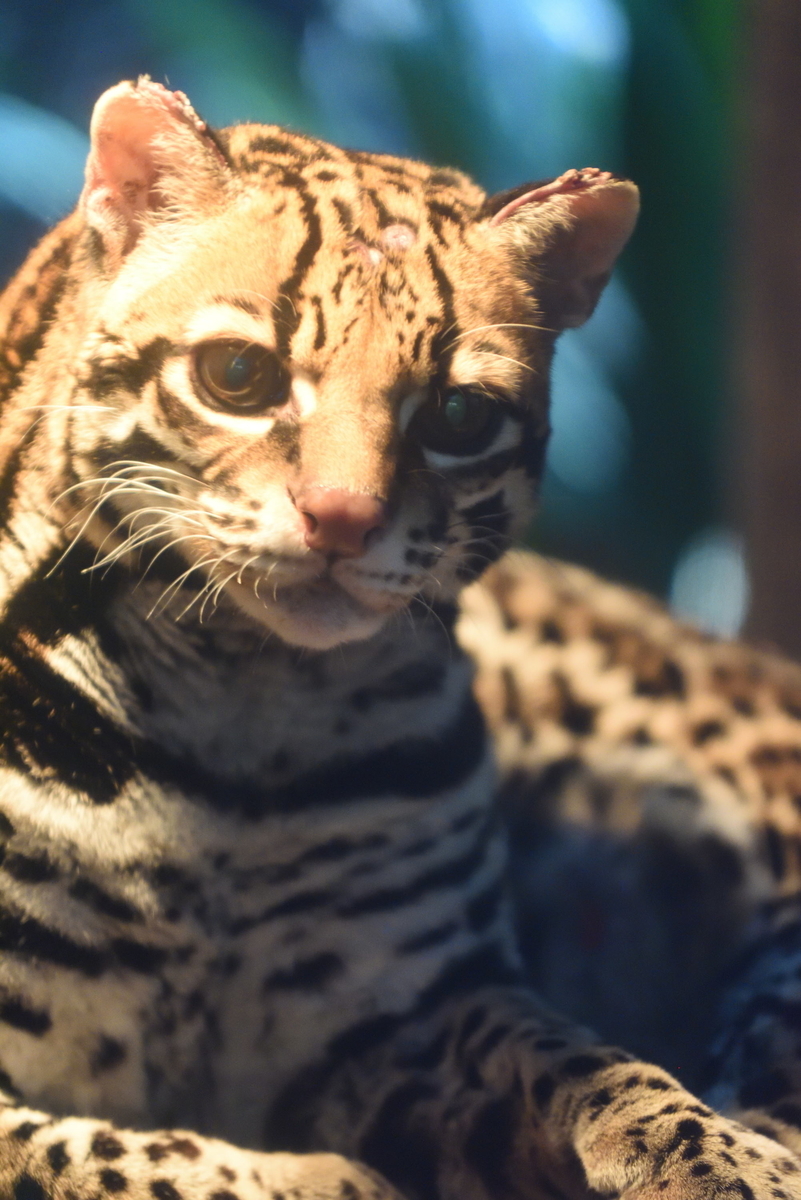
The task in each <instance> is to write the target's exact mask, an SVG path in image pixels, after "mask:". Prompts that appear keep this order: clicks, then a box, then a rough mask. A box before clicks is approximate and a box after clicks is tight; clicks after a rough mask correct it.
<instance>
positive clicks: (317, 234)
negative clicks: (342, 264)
mask: <svg viewBox="0 0 801 1200" xmlns="http://www.w3.org/2000/svg"><path fill="white" fill-rule="evenodd" d="M289 178H290V177H289V176H287V180H289ZM294 178H296V179H297V177H294ZM299 182H301V183H302V180H300V181H299ZM299 196H300V204H301V215H302V217H303V220H304V223H305V225H306V238H305V240H304V242H303V245H302V246H301V247H300V250H298V253H297V255H296V257H295V266H294V270H293V271H292V274H291V275H290V276H289V277H288V278H287V279H285V280H284V282H283V283H282V284H281V286H280V287H279V289H278V299H277V300H276V302H275V331H276V335H277V336H276V340H277V342H278V345H277V347H276V348H277V350H278V353H279V354H281V355H283V356H284V357H285V358H286V357H288V355H289V348H290V345H291V342H292V338H293V336H294V335H295V333H296V331H297V328H298V326H299V325H300V316H301V314H300V313H299V312H298V310H297V306H296V305H295V300H296V299H297V298H298V295H299V292H300V288H301V285H302V284H303V280H304V279H305V278H306V275H307V274H308V272H309V268H310V267H311V265H312V263H313V262H314V258H315V256H316V254H317V252H318V250H319V249H320V247H321V246H322V244H323V233H322V227H321V225H320V216H319V213H318V212H317V202H316V200H315V199H314V197H313V196H312V195H311V194H310V193H309V192H307V191H305V190H299Z"/></svg>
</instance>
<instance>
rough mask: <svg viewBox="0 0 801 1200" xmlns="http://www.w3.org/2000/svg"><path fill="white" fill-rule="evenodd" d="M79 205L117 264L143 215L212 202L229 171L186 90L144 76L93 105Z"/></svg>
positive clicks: (132, 241)
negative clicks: (160, 210) (173, 88)
mask: <svg viewBox="0 0 801 1200" xmlns="http://www.w3.org/2000/svg"><path fill="white" fill-rule="evenodd" d="M90 137H91V148H90V151H89V158H88V160H87V163H86V182H85V185H84V189H83V192H82V193H81V199H80V202H79V207H80V209H81V211H82V212H83V215H84V218H85V220H86V223H87V225H89V227H90V228H91V229H93V230H94V231H95V234H96V236H97V237H98V238H99V239H100V242H101V243H102V251H103V252H104V254H105V255H106V256H109V257H110V258H111V259H112V262H113V263H115V264H116V265H118V264H119V262H120V260H121V259H122V258H123V257H124V256H125V255H126V254H128V252H129V251H130V250H131V249H132V248H133V246H134V245H135V243H136V240H137V238H138V236H139V233H140V230H141V226H142V221H143V218H144V217H145V216H146V215H147V214H148V213H154V212H157V211H158V210H159V209H164V208H167V207H169V209H170V210H171V211H175V210H178V211H180V209H181V208H187V209H189V208H197V207H198V206H202V205H203V204H209V203H213V202H214V199H215V198H216V197H217V196H219V194H220V191H221V189H222V187H223V184H224V180H225V176H226V174H227V165H226V163H225V159H224V157H223V155H222V152H221V150H220V149H219V147H218V146H217V143H216V141H215V139H214V137H213V135H212V134H211V132H210V130H209V129H208V127H207V125H206V123H205V122H204V121H202V120H201V119H200V117H199V116H198V115H197V113H196V112H195V111H194V109H193V108H192V105H191V104H190V103H189V101H188V100H187V98H186V96H185V95H184V94H183V92H170V91H168V90H167V88H165V87H162V86H161V84H159V83H153V82H152V81H151V80H150V79H148V78H147V77H146V76H143V77H142V78H140V79H138V80H137V81H136V83H130V82H126V83H119V84H117V86H116V87H113V88H109V90H108V91H107V92H104V93H103V95H102V96H101V97H100V99H99V100H98V101H97V104H96V105H95V108H94V112H93V114H92V123H91V126H90Z"/></svg>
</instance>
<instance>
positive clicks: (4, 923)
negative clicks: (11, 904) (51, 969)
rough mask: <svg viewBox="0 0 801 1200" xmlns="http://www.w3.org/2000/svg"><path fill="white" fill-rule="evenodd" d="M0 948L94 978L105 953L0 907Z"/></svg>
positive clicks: (104, 960) (105, 963)
mask: <svg viewBox="0 0 801 1200" xmlns="http://www.w3.org/2000/svg"><path fill="white" fill-rule="evenodd" d="M0 949H3V950H7V951H9V952H11V953H14V954H18V955H20V956H21V957H24V958H31V959H41V960H43V961H45V962H52V963H57V964H58V965H59V966H62V967H71V968H72V969H73V970H76V971H81V972H82V973H83V974H84V975H88V976H90V977H93V978H94V977H96V976H98V975H100V974H101V973H102V972H103V970H104V969H105V967H106V965H107V959H106V955H105V954H104V953H103V952H102V951H100V950H96V949H95V948H94V947H91V946H79V945H78V944H77V943H76V942H73V941H71V940H70V939H69V938H67V937H64V936H63V934H60V933H56V932H55V930H53V929H49V928H48V927H47V926H46V925H41V924H40V923H39V922H38V921H35V920H34V919H33V918H32V917H20V916H17V915H16V914H14V913H10V912H8V911H2V910H0Z"/></svg>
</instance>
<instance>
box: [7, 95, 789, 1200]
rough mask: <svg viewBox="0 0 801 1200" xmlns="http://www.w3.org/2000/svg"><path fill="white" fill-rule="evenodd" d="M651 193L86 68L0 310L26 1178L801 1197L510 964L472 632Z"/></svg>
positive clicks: (773, 1163) (53, 1187) (28, 1193)
mask: <svg viewBox="0 0 801 1200" xmlns="http://www.w3.org/2000/svg"><path fill="white" fill-rule="evenodd" d="M636 207H637V198H636V189H635V188H634V187H633V185H631V184H630V183H628V182H626V181H623V180H619V179H617V178H615V177H613V176H611V175H609V174H607V173H603V172H601V171H599V170H597V169H594V168H591V169H585V170H583V171H571V172H568V173H567V174H566V175H564V176H562V177H560V178H559V179H558V180H555V181H553V182H551V183H547V184H540V185H537V184H528V185H525V186H524V187H522V188H520V189H517V190H516V191H513V192H510V193H507V194H504V195H502V196H500V197H495V198H492V199H487V198H486V197H485V195H484V194H483V193H482V192H481V191H480V189H479V188H477V187H476V186H475V185H474V184H472V183H471V182H470V181H469V180H467V179H466V178H464V177H463V176H462V175H460V174H458V173H456V172H453V171H444V170H436V169H432V168H429V167H427V166H423V165H420V164H418V163H413V162H406V161H402V160H398V159H394V158H389V157H382V156H376V155H368V154H360V153H352V152H347V151H342V150H338V149H336V148H334V147H332V146H327V145H325V144H323V143H320V142H318V141H314V140H312V139H309V138H305V137H299V136H297V135H295V134H290V133H287V132H285V131H282V130H279V129H275V128H271V127H261V126H241V127H237V128H235V129H231V130H227V131H222V132H221V133H217V134H215V133H213V132H212V131H210V130H209V129H208V128H207V127H206V126H205V125H204V123H203V122H202V121H201V120H200V119H199V118H198V117H197V116H196V115H195V113H194V112H193V110H192V109H191V107H190V106H189V104H188V102H187V101H186V98H185V97H183V96H182V95H181V94H180V93H171V92H168V91H166V90H165V89H164V88H162V87H160V86H158V85H155V84H152V83H150V82H149V81H147V80H142V81H140V82H139V83H138V84H136V85H132V84H121V85H119V86H118V87H116V88H114V89H112V90H111V91H110V92H107V93H106V94H105V95H104V96H103V97H102V98H101V99H100V101H99V102H98V105H97V108H96V110H95V114H94V118H93V123H92V148H91V153H90V157H89V161H88V164H87V173H86V186H85V189H84V192H83V194H82V197H81V200H80V204H79V207H78V209H77V211H76V212H75V213H74V214H73V215H72V216H70V217H68V218H67V219H66V220H65V221H64V222H62V224H61V225H59V226H58V227H57V228H56V229H55V230H54V231H53V232H52V233H51V234H50V235H49V236H48V237H46V238H45V240H44V241H43V242H42V244H41V245H40V246H39V247H38V248H37V249H36V250H35V251H34V252H33V254H32V255H31V257H30V258H29V260H28V262H27V263H26V264H25V266H24V267H23V269H22V271H21V272H20V274H19V276H18V277H17V278H16V280H15V281H14V282H12V284H11V285H10V287H9V289H8V291H7V292H6V294H5V297H4V299H3V301H2V307H1V308H0V324H1V326H2V338H3V343H2V358H0V380H1V381H2V390H3V394H4V401H3V409H2V421H1V423H0V458H1V459H2V484H1V487H2V506H3V514H2V515H3V523H2V537H1V538H0V578H2V591H1V593H0V595H1V599H0V603H2V610H3V617H2V620H3V623H2V634H1V636H2V676H1V677H0V683H1V687H2V691H1V693H0V695H1V696H2V700H1V703H2V706H3V726H2V778H1V781H0V832H1V833H2V837H3V842H4V846H3V857H2V865H1V867H0V947H2V952H3V953H2V958H1V959H0V1063H2V1071H3V1074H2V1077H1V1078H0V1082H1V1083H2V1089H3V1107H2V1110H0V1194H2V1196H10V1195H14V1197H15V1198H16V1200H43V1198H44V1197H64V1200H71V1198H73V1197H80V1198H81V1200H84V1198H85V1200H89V1198H90V1197H91V1198H92V1200H94V1198H95V1197H100V1196H106V1195H108V1194H120V1195H124V1196H131V1197H135V1198H136V1200H139V1198H140V1197H142V1198H144V1197H148V1198H150V1197H155V1200H181V1198H183V1200H190V1198H194V1197H198V1198H199V1197H203V1200H251V1198H252V1200H260V1198H261V1197H270V1198H271V1200H281V1197H282V1196H284V1195H290V1196H292V1197H294V1198H298V1200H306V1198H307V1197H308V1198H309V1200H312V1198H314V1200H316V1198H318V1197H332V1198H333V1197H341V1198H342V1200H356V1198H358V1197H359V1196H360V1195H362V1196H365V1197H368V1196H369V1197H383V1196H385V1195H388V1194H390V1193H391V1191H392V1186H391V1185H393V1184H394V1185H395V1186H397V1187H399V1188H401V1189H403V1190H404V1191H405V1192H406V1193H407V1194H408V1195H409V1196H410V1197H420V1198H421V1200H422V1198H426V1200H429V1198H431V1200H433V1198H434V1197H437V1196H443V1197H454V1198H455V1197H457V1196H458V1197H460V1198H461V1197H465V1196H466V1197H476V1198H477V1200H478V1198H484V1197H496V1196H497V1197H500V1196H505V1195H510V1196H511V1195H516V1196H517V1195H520V1196H523V1195H525V1196H532V1197H546V1196H547V1197H554V1196H557V1197H558V1196H575V1197H583V1196H589V1195H598V1194H604V1195H606V1196H617V1195H618V1194H626V1195H637V1196H643V1197H651V1196H654V1197H655V1196H656V1195H657V1194H661V1193H665V1194H666V1196H667V1197H668V1200H671V1198H672V1197H676V1198H678V1197H688V1196H695V1195H696V1194H698V1195H704V1196H712V1195H720V1194H722V1193H723V1192H726V1193H732V1194H735V1195H739V1196H742V1197H743V1200H750V1198H751V1197H754V1196H758V1197H759V1198H760V1200H761V1198H762V1197H768V1196H776V1197H780V1198H782V1197H787V1196H790V1195H793V1196H801V1172H800V1171H799V1162H798V1160H797V1159H796V1158H795V1157H794V1155H793V1154H792V1153H789V1152H788V1151H787V1150H786V1149H784V1148H783V1147H782V1146H780V1145H779V1144H778V1143H777V1142H775V1141H770V1140H768V1138H766V1137H764V1136H762V1135H761V1134H759V1133H755V1132H753V1131H752V1130H750V1129H746V1128H745V1127H744V1126H742V1125H737V1124H734V1123H732V1122H730V1121H729V1120H727V1119H725V1118H723V1117H720V1116H718V1115H716V1114H714V1113H713V1112H712V1111H711V1110H710V1109H709V1108H707V1107H705V1106H704V1105H703V1104H701V1103H700V1102H699V1101H698V1100H696V1099H694V1097H693V1096H692V1095H691V1094H690V1093H688V1092H687V1091H685V1090H684V1089H683V1088H682V1086H681V1085H680V1084H678V1083H677V1082H676V1081H675V1080H674V1079H672V1078H671V1077H670V1076H669V1075H667V1074H666V1073H665V1072H664V1071H663V1070H661V1069H659V1068H657V1067H643V1066H641V1065H637V1064H636V1063H635V1062H634V1060H633V1057H632V1056H631V1055H630V1054H628V1053H626V1052H625V1051H620V1050H616V1049H614V1048H608V1047H604V1046H599V1045H597V1044H596V1043H595V1040H594V1038H593V1036H592V1035H590V1034H589V1033H587V1032H586V1031H584V1030H583V1029H581V1028H578V1027H575V1026H574V1025H572V1024H571V1023H570V1021H568V1020H567V1019H564V1018H560V1017H558V1016H556V1015H554V1014H553V1013H551V1012H550V1011H548V1010H547V1009H546V1008H545V1007H543V1005H542V1004H541V1003H540V1002H539V1001H538V1000H537V999H536V998H535V997H534V995H533V994H532V993H531V992H530V991H529V990H528V989H527V987H526V986H525V984H524V979H523V972H522V967H521V962H520V958H519V955H518V950H517V947H516V941H515V937H514V934H513V929H512V922H511V917H510V910H509V904H508V901H507V898H506V894H505V875H506V866H505V864H506V858H505V843H504V836H503V833H502V830H501V829H500V827H499V823H498V821H497V819H496V818H495V817H494V814H493V809H492V797H493V791H494V775H493V766H492V759H491V755H490V752H489V748H488V745H487V741H486V737H485V733H484V727H483V723H482V718H481V715H480V712H479V710H478V707H477V705H476V702H475V700H474V699H473V697H472V693H471V688H470V669H469V664H468V660H467V659H466V658H465V656H464V655H463V653H462V652H461V651H460V650H459V648H458V646H457V644H456V641H455V639H454V634H453V630H454V620H455V601H456V599H457V596H458V593H459V590H460V589H461V587H462V586H463V585H464V584H466V583H468V582H470V581H472V580H474V579H476V578H477V576H478V575H479V574H480V573H481V572H482V571H483V569H484V567H485V566H486V565H487V564H488V563H490V562H492V561H493V560H495V559H496V558H498V556H499V555H500V554H501V553H502V551H503V550H504V549H505V548H506V547H507V546H508V544H509V542H510V539H511V537H512V536H513V535H514V532H515V530H518V529H520V528H521V527H522V525H523V523H524V521H525V519H526V517H527V515H528V513H529V510H530V506H531V502H532V499H533V493H534V490H535V487H536V483H537V479H538V476H539V473H540V470H541V465H542V456H543V450H544V446H545V442H546V437H547V428H548V420H547V393H548V369H549V362H550V357H551V354H552V350H553V344H554V341H555V338H556V335H557V333H558V332H559V330H560V329H562V328H564V327H565V326H567V325H575V324H579V323H581V321H582V320H584V319H585V318H586V317H587V316H588V315H589V313H590V312H591V311H592V308H593V306H594V303H595V301H596V299H597V297H598V294H599V292H600V290H601V288H602V287H603V284H604V282H605V280H606V279H607V277H608V274H609V271H610V270H611V267H612V264H613V262H614V259H615V257H616V256H617V254H618V252H619V250H620V249H621V247H622V245H623V244H624V242H625V241H626V239H627V237H628V235H629V233H630V231H631V228H632V225H633V223H634V219H635V215H636ZM489 628H490V627H489V626H488V629H489ZM498 636H499V637H501V634H499V635H498ZM480 640H481V639H480V638H479V641H480ZM775 1129H778V1125H777V1126H775V1128H774V1127H770V1131H775ZM220 1139H224V1140H220ZM289 1151H292V1152H293V1153H288V1152H289ZM297 1151H310V1152H316V1153H308V1154H298V1153H295V1152H297ZM332 1152H333V1153H332ZM338 1154H342V1155H346V1156H348V1158H347V1159H346V1158H339V1157H337V1155H338ZM351 1159H359V1160H362V1161H364V1162H366V1163H367V1164H368V1168H367V1169H365V1168H364V1167H362V1166H360V1165H358V1163H355V1162H353V1161H350V1160H351ZM370 1168H372V1169H373V1170H371V1169H370ZM375 1171H380V1172H382V1173H383V1175H384V1176H386V1178H387V1179H389V1180H390V1183H387V1182H385V1180H384V1179H383V1178H382V1177H381V1176H380V1175H378V1174H376V1173H375Z"/></svg>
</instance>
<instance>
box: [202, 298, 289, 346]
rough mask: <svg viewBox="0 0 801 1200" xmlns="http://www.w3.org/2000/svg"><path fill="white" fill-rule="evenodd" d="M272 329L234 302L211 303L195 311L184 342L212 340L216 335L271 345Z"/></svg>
mask: <svg viewBox="0 0 801 1200" xmlns="http://www.w3.org/2000/svg"><path fill="white" fill-rule="evenodd" d="M272 332H273V331H272V329H271V328H270V327H269V325H268V323H267V322H266V321H264V320H262V319H261V318H260V317H253V316H251V315H250V313H246V312H243V311H242V309H241V308H237V307H236V306H235V305H233V304H211V305H209V306H208V308H204V309H201V311H200V312H198V313H195V315H194V317H193V318H192V320H191V321H190V322H189V324H188V325H187V327H186V332H185V335H184V337H185V341H187V342H188V343H189V344H190V345H197V344H198V343H199V342H208V341H213V340H214V339H216V338H223V339H225V338H230V339H231V340H239V339H241V340H242V341H243V342H256V343H258V344H260V345H268V344H269V343H270V341H271V339H272Z"/></svg>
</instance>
